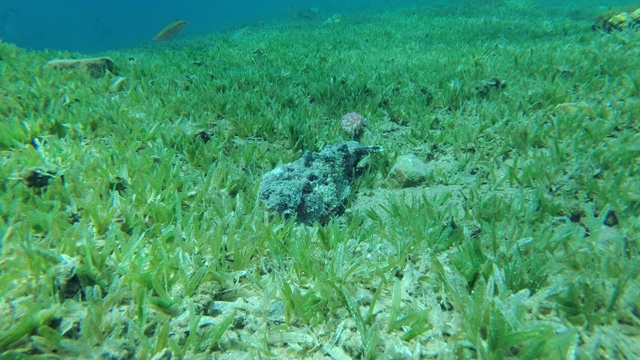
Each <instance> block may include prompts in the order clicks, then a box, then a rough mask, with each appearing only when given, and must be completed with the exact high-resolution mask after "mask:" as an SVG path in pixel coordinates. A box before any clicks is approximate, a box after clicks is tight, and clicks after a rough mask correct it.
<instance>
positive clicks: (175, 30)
mask: <svg viewBox="0 0 640 360" xmlns="http://www.w3.org/2000/svg"><path fill="white" fill-rule="evenodd" d="M187 24H188V22H186V21H184V20H178V21H174V22H172V23H171V24H169V25H167V26H165V27H164V29H162V30H160V32H159V33H158V35H156V36H155V37H154V38H153V39H151V40H152V41H169V40H173V39H174V38H175V37H176V36H178V34H179V33H180V31H182V29H184V27H185V26H187Z"/></svg>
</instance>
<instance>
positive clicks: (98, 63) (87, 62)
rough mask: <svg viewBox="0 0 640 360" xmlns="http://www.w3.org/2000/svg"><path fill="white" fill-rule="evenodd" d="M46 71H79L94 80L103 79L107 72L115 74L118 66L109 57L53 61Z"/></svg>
mask: <svg viewBox="0 0 640 360" xmlns="http://www.w3.org/2000/svg"><path fill="white" fill-rule="evenodd" d="M44 67H45V69H55V70H79V71H82V72H86V73H88V74H89V75H91V76H93V77H94V78H99V77H102V76H104V75H105V74H106V72H107V71H109V72H114V71H115V69H116V64H115V63H114V62H113V60H111V59H110V58H108V57H98V58H86V59H51V60H49V61H47V63H46V64H45V65H44Z"/></svg>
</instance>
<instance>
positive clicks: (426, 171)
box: [386, 154, 433, 188]
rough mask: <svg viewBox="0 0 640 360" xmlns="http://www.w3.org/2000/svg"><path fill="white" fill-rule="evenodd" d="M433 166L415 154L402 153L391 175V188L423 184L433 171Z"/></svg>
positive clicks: (389, 176) (389, 184) (389, 181)
mask: <svg viewBox="0 0 640 360" xmlns="http://www.w3.org/2000/svg"><path fill="white" fill-rule="evenodd" d="M432 172H433V166H432V165H429V164H427V163H425V162H424V161H422V160H420V158H418V157H417V156H415V155H413V154H409V155H402V156H399V157H398V159H396V163H395V164H393V167H392V168H391V171H389V175H387V180H386V182H387V185H388V186H389V187H390V188H408V187H415V186H419V185H422V184H423V183H424V182H425V181H427V178H428V177H429V175H431V173H432Z"/></svg>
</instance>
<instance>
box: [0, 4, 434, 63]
mask: <svg viewBox="0 0 640 360" xmlns="http://www.w3.org/2000/svg"><path fill="white" fill-rule="evenodd" d="M411 2H412V1H408V0H391V1H380V0H376V1H371V0H346V1H345V0H325V1H320V0H289V1H286V0H272V1H267V0H235V1H230V0H208V1H207V0H181V1H169V0H110V1H95V0H93V1H92V0H1V1H0V38H2V40H3V41H5V42H11V43H16V44H18V45H19V46H21V47H26V48H30V49H57V50H71V51H80V52H96V51H102V50H108V49H116V48H122V47H129V46H135V45H139V44H144V43H147V42H149V39H151V38H152V37H153V36H154V35H155V34H156V33H157V32H158V31H159V30H160V29H162V28H163V27H164V26H165V25H166V24H168V23H170V22H172V21H175V20H187V21H189V25H188V26H187V28H186V29H185V31H184V32H183V34H181V35H180V36H193V35H198V34H204V33H209V32H213V31H219V30H221V29H228V28H233V27H236V26H242V25H246V24H251V23H254V22H256V21H259V20H264V19H269V18H275V17H282V16H287V14H288V13H290V12H291V11H296V10H301V9H305V8H311V7H318V8H321V9H322V15H323V16H326V17H329V16H331V15H332V14H333V13H337V12H341V13H344V12H350V11H360V10H362V9H366V8H368V7H372V6H376V4H377V6H379V5H380V4H386V5H387V6H390V7H393V6H399V5H406V4H408V3H411ZM434 2H440V3H442V2H443V1H442V0H438V1H434V0H430V1H429V0H427V1H425V0H422V1H413V3H414V4H426V3H434Z"/></svg>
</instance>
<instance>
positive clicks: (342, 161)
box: [258, 141, 382, 224]
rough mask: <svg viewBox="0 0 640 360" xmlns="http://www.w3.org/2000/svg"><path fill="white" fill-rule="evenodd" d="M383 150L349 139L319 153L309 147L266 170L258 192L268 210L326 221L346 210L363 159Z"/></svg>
mask: <svg viewBox="0 0 640 360" xmlns="http://www.w3.org/2000/svg"><path fill="white" fill-rule="evenodd" d="M381 150H382V149H381V148H380V147H378V146H361V145H360V144H358V143H357V142H356V141H347V142H344V143H341V144H337V145H330V146H327V147H325V148H324V149H323V150H322V151H320V152H317V153H311V152H309V151H307V152H305V153H304V155H303V156H302V158H300V159H298V160H296V161H294V162H292V163H289V164H285V165H282V166H279V167H277V168H275V169H273V170H271V171H270V172H268V173H266V174H265V175H264V176H263V177H262V181H261V182H260V190H259V192H258V196H259V198H260V199H261V200H263V202H264V203H265V205H266V207H267V208H268V209H269V210H272V211H276V212H278V213H280V215H282V216H283V217H284V218H287V219H288V218H292V217H294V216H296V217H297V220H298V221H300V222H302V223H305V224H312V223H313V222H315V221H318V222H320V223H326V222H328V221H329V219H330V218H331V217H332V216H334V215H339V214H340V213H341V211H342V210H343V202H344V200H345V199H346V198H347V196H349V194H350V191H351V190H350V184H351V181H352V180H353V176H354V175H359V174H360V173H361V172H362V170H363V167H364V165H363V164H362V163H361V161H362V160H364V159H365V158H366V157H367V155H369V154H371V153H375V152H379V151H381Z"/></svg>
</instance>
